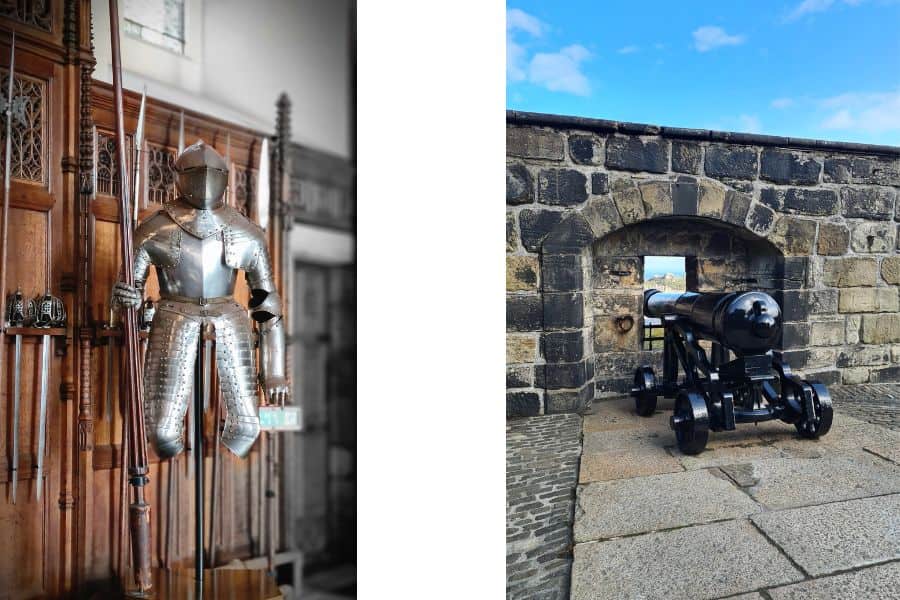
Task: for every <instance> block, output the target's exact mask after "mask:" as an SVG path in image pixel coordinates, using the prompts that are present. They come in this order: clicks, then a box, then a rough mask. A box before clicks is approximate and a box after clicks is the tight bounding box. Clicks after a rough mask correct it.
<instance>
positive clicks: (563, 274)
mask: <svg viewBox="0 0 900 600" xmlns="http://www.w3.org/2000/svg"><path fill="white" fill-rule="evenodd" d="M507 264H508V260H507ZM540 269H541V279H542V281H543V289H544V291H547V292H575V291H578V290H580V289H581V288H582V287H583V285H584V269H583V268H582V266H581V255H580V254H549V253H548V254H544V256H543V259H542V261H541V265H540ZM507 281H509V271H508V270H507ZM507 287H508V286H507Z"/></svg>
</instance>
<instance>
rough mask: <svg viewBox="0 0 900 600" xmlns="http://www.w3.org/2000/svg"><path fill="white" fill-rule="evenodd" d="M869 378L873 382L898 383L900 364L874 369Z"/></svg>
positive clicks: (899, 379)
mask: <svg viewBox="0 0 900 600" xmlns="http://www.w3.org/2000/svg"><path fill="white" fill-rule="evenodd" d="M869 380H870V381H871V382H872V383H897V382H898V381H900V366H896V365H895V366H893V367H885V368H883V369H872V373H871V375H870V377H869Z"/></svg>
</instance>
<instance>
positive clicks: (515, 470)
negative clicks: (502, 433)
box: [506, 414, 581, 600]
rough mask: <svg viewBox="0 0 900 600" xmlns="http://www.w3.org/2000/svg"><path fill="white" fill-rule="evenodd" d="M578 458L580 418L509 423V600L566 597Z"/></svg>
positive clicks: (507, 438) (507, 559)
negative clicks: (514, 599)
mask: <svg viewBox="0 0 900 600" xmlns="http://www.w3.org/2000/svg"><path fill="white" fill-rule="evenodd" d="M580 456H581V417H580V416H578V415H573V414H567V415H548V416H543V417H530V418H523V419H512V420H510V421H507V424H506V581H507V584H506V595H507V598H510V599H513V598H516V599H518V598H522V599H524V598H528V599H541V600H563V599H565V598H568V597H569V581H570V576H571V566H572V513H573V507H574V504H575V486H576V484H577V482H578V460H579V457H580Z"/></svg>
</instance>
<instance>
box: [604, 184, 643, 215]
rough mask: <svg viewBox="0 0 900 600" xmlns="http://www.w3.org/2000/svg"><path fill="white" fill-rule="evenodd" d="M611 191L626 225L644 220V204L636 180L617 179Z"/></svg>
mask: <svg viewBox="0 0 900 600" xmlns="http://www.w3.org/2000/svg"><path fill="white" fill-rule="evenodd" d="M610 191H611V193H612V197H613V200H614V201H615V203H616V208H618V210H619V216H620V217H621V218H622V223H623V224H624V225H630V224H631V223H636V222H638V221H643V220H644V218H645V216H644V202H643V200H642V199H641V192H640V190H639V189H638V187H637V185H635V182H634V180H632V179H628V178H625V177H617V178H615V179H613V180H612V183H611V185H610Z"/></svg>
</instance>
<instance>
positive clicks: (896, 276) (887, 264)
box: [881, 256, 900, 285]
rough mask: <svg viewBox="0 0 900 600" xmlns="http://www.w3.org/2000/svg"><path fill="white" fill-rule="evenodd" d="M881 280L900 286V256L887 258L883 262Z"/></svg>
mask: <svg viewBox="0 0 900 600" xmlns="http://www.w3.org/2000/svg"><path fill="white" fill-rule="evenodd" d="M881 278H882V279H884V280H885V281H886V282H887V283H890V284H891V285H898V284H900V256H886V257H885V258H884V260H882V261H881Z"/></svg>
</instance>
